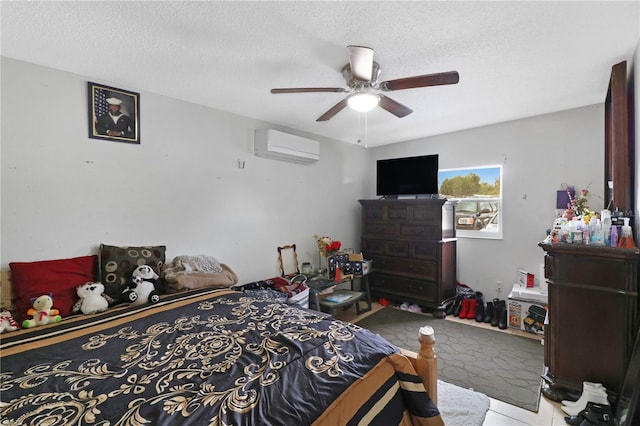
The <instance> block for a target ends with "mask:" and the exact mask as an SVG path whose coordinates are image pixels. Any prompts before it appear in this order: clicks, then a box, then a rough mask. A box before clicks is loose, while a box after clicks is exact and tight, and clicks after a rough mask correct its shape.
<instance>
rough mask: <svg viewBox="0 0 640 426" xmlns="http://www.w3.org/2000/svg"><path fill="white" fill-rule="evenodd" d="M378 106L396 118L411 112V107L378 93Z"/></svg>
mask: <svg viewBox="0 0 640 426" xmlns="http://www.w3.org/2000/svg"><path fill="white" fill-rule="evenodd" d="M378 106H379V107H380V108H382V109H385V110H387V111H389V112H390V113H391V114H393V115H395V116H396V117H398V118H402V117H404V116H407V115H409V114H411V113H412V112H413V110H412V109H411V108H409V107H406V106H404V105H402V104H401V103H398V102H396V101H394V100H393V99H391V98H389V97H387V96H385V95H380V102H378Z"/></svg>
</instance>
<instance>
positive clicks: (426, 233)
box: [398, 223, 442, 240]
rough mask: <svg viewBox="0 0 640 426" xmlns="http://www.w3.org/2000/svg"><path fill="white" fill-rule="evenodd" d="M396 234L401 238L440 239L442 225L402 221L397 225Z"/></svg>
mask: <svg viewBox="0 0 640 426" xmlns="http://www.w3.org/2000/svg"><path fill="white" fill-rule="evenodd" d="M398 235H399V236H400V237H401V238H412V239H421V240H423V239H427V240H440V237H441V235H442V225H428V224H424V225H418V224H412V223H403V224H402V225H400V227H399V231H398Z"/></svg>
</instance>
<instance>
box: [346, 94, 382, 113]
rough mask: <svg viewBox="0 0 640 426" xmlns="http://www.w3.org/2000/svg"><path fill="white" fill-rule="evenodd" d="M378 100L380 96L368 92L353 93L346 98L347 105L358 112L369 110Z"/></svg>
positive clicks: (376, 104)
mask: <svg viewBox="0 0 640 426" xmlns="http://www.w3.org/2000/svg"><path fill="white" fill-rule="evenodd" d="M378 102H380V96H378V95H376V94H375V93H368V92H358V93H354V94H353V95H349V97H348V98H347V103H348V104H349V107H351V109H353V110H355V111H358V112H368V111H371V110H372V109H374V108H375V107H376V106H378Z"/></svg>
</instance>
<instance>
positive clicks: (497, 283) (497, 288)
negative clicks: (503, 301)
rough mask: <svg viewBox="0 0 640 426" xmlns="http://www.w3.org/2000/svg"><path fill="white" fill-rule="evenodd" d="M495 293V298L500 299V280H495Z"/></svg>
mask: <svg viewBox="0 0 640 426" xmlns="http://www.w3.org/2000/svg"><path fill="white" fill-rule="evenodd" d="M496 293H497V294H498V295H497V298H498V299H500V294H501V293H502V281H499V280H496Z"/></svg>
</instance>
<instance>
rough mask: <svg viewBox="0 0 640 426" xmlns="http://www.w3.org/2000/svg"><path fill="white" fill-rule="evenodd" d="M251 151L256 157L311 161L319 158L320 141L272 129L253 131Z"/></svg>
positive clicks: (304, 162)
mask: <svg viewBox="0 0 640 426" xmlns="http://www.w3.org/2000/svg"><path fill="white" fill-rule="evenodd" d="M253 152H254V153H255V155H257V156H258V157H264V158H271V159H274V160H282V161H290V162H294V163H303V164H308V163H313V162H315V161H318V160H319V159H320V142H318V141H314V140H312V139H307V138H303V137H300V136H296V135H291V134H289V133H284V132H280V131H278V130H273V129H260V130H256V131H255V135H254V138H253Z"/></svg>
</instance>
